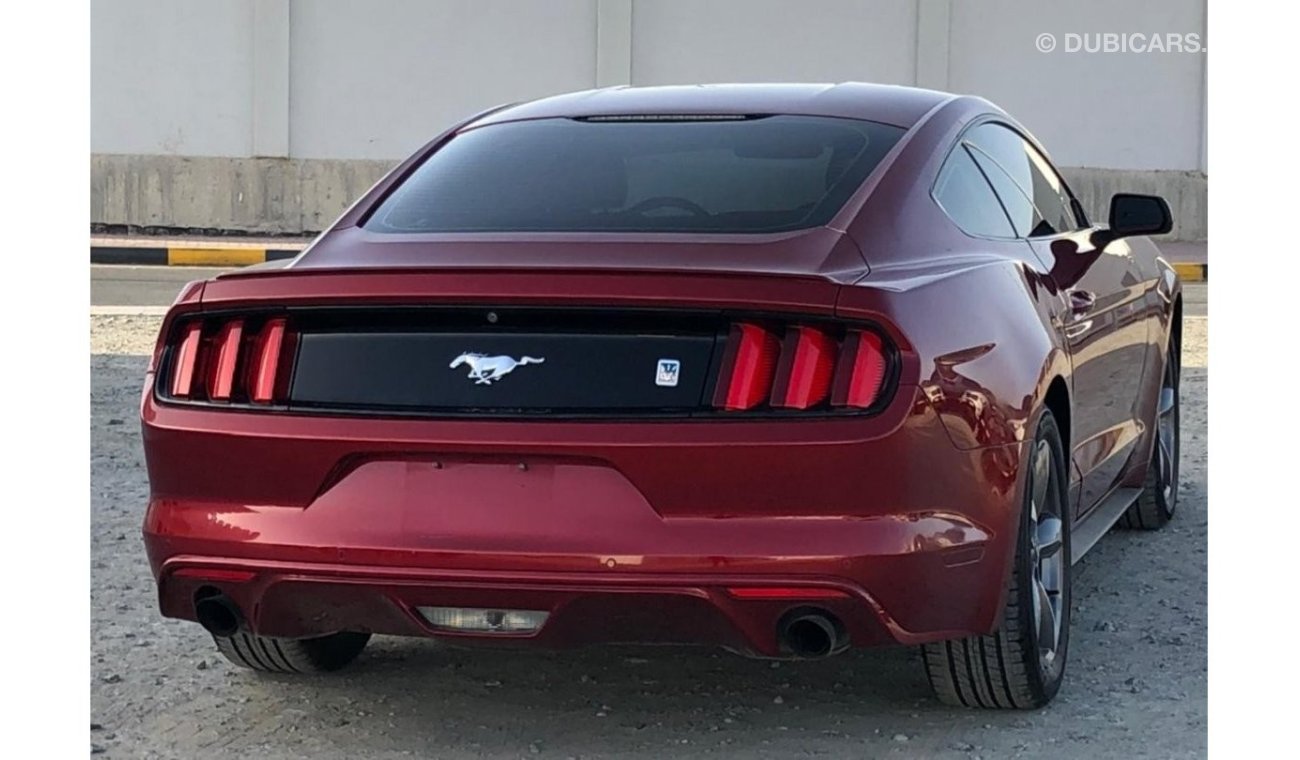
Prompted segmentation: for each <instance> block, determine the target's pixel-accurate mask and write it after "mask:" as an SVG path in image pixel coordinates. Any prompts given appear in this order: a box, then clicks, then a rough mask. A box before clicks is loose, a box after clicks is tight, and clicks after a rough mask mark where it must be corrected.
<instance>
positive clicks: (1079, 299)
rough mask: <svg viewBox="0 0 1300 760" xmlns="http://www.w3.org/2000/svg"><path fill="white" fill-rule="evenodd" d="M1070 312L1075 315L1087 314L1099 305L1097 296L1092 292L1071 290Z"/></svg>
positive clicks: (1069, 292)
mask: <svg viewBox="0 0 1300 760" xmlns="http://www.w3.org/2000/svg"><path fill="white" fill-rule="evenodd" d="M1067 295H1069V297H1070V311H1071V312H1073V313H1074V314H1087V313H1088V312H1090V311H1092V308H1093V307H1094V306H1096V305H1097V294H1096V293H1093V292H1092V291H1090V290H1069V291H1067Z"/></svg>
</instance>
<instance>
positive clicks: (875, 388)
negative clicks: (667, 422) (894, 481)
mask: <svg viewBox="0 0 1300 760" xmlns="http://www.w3.org/2000/svg"><path fill="white" fill-rule="evenodd" d="M778 334H779V333H778V332H775V331H774V330H772V329H769V328H766V327H762V326H759V325H757V324H752V323H749V322H739V323H736V324H733V325H732V327H731V332H730V334H729V335H728V337H727V345H726V352H725V353H724V354H723V361H722V370H721V373H720V374H719V377H718V385H717V391H716V392H715V393H714V397H713V406H714V407H715V408H718V409H722V410H724V411H729V412H736V411H748V410H754V409H760V408H770V409H772V410H799V411H805V410H812V411H816V410H822V411H832V410H839V411H849V410H863V409H871V408H874V407H876V406H877V404H878V402H879V401H880V397H881V394H882V392H883V391H884V389H885V385H886V379H887V375H888V369H889V366H890V365H889V358H888V356H889V355H888V352H887V349H886V344H885V341H884V339H883V338H882V337H881V335H880V334H879V333H877V332H874V331H872V330H867V329H861V328H855V327H849V328H847V329H845V328H844V327H843V326H840V325H835V324H822V325H798V324H795V325H789V326H787V327H785V329H784V338H782V339H778V338H777V337H776V336H777V335H778ZM764 402H766V405H764Z"/></svg>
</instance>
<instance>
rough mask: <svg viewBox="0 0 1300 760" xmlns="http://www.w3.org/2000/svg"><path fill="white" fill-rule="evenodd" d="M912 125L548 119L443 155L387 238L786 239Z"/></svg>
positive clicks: (504, 129)
mask: <svg viewBox="0 0 1300 760" xmlns="http://www.w3.org/2000/svg"><path fill="white" fill-rule="evenodd" d="M903 131H904V130H902V129H900V128H898V127H893V126H889V125H885V124H876V123H873V122H867V121H860V120H855V119H838V118H826V117H813V116H765V117H755V118H746V117H736V118H731V117H719V118H694V117H692V118H681V117H678V118H667V117H662V118H658V119H656V118H654V117H639V118H634V117H610V118H607V119H604V118H592V119H586V120H578V119H538V120H532V121H521V122H510V123H504V124H496V125H490V126H486V127H481V128H478V129H473V130H470V131H468V132H465V133H463V134H460V135H458V136H456V137H455V138H453V139H452V140H451V141H450V142H448V143H447V144H446V145H444V146H443V147H442V148H440V149H439V150H437V151H436V152H435V153H434V154H433V155H431V156H429V158H428V159H426V160H425V162H424V163H423V164H422V165H421V166H420V167H419V168H418V169H416V171H415V172H414V173H413V174H412V175H411V176H410V177H409V178H407V180H406V181H405V182H403V183H402V185H401V186H400V187H398V188H397V190H396V191H395V192H394V193H393V194H391V195H390V196H389V197H388V198H387V199H385V200H384V202H383V203H382V204H381V205H380V207H379V208H378V209H376V211H375V212H374V214H372V215H371V217H370V219H369V220H368V221H367V222H366V223H365V226H366V228H367V229H370V230H374V231H378V232H482V231H486V232H501V231H588V230H592V231H595V230H611V231H638V232H640V231H663V232H773V231H781V230H792V229H800V228H805V227H814V226H818V225H823V224H826V223H827V222H829V221H830V220H831V218H832V217H833V216H834V215H835V212H836V211H838V210H839V209H840V207H841V206H842V205H843V204H844V202H845V201H846V200H848V197H849V196H850V195H851V194H852V193H853V191H854V190H856V189H857V188H858V186H859V185H861V184H862V181H863V180H864V179H866V177H867V175H868V174H870V173H871V170H872V169H874V168H875V167H876V165H877V164H879V163H880V159H881V158H883V157H884V155H885V153H887V152H888V151H889V149H890V148H891V147H893V145H894V144H895V143H896V142H897V141H898V138H899V137H900V136H901V135H902V133H903Z"/></svg>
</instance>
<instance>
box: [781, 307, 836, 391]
mask: <svg viewBox="0 0 1300 760" xmlns="http://www.w3.org/2000/svg"><path fill="white" fill-rule="evenodd" d="M838 353H839V346H838V343H837V341H836V340H835V339H834V338H832V337H831V336H829V335H827V334H826V333H824V332H822V331H821V330H818V329H815V328H812V327H804V326H795V327H790V328H788V329H787V330H786V332H785V342H784V344H783V345H782V346H781V361H780V363H779V364H778V365H777V370H776V381H775V383H774V386H773V388H772V406H774V407H776V408H778V409H807V408H808V407H811V406H816V405H818V404H820V403H822V402H823V401H825V400H826V397H827V396H828V395H829V394H830V392H831V377H832V376H833V375H834V374H835V357H836V354H838Z"/></svg>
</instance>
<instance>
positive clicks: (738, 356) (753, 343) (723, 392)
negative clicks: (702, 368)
mask: <svg viewBox="0 0 1300 760" xmlns="http://www.w3.org/2000/svg"><path fill="white" fill-rule="evenodd" d="M780 348H781V343H780V341H779V340H777V337H776V336H775V335H773V334H772V333H770V332H768V331H767V330H764V329H763V328H761V327H759V326H758V325H754V324H749V323H748V322H737V323H736V324H734V325H732V326H731V334H730V336H729V337H728V338H727V353H726V355H725V357H724V359H723V362H722V373H721V375H719V377H718V389H717V391H716V392H715V393H714V398H713V405H714V406H716V407H719V408H721V409H724V410H726V411H729V412H734V411H741V410H744V409H753V408H754V407H756V406H758V405H759V404H760V403H761V402H762V401H763V400H764V399H766V398H767V396H768V393H769V392H770V391H771V389H772V376H773V374H774V373H775V371H776V360H777V356H778V354H779V353H780Z"/></svg>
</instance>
